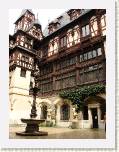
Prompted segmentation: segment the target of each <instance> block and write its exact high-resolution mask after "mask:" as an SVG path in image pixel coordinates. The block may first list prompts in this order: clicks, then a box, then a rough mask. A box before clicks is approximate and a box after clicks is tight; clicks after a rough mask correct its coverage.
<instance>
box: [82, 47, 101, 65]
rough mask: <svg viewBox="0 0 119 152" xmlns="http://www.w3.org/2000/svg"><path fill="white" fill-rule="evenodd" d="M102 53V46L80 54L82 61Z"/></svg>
mask: <svg viewBox="0 0 119 152" xmlns="http://www.w3.org/2000/svg"><path fill="white" fill-rule="evenodd" d="M100 55H102V51H101V48H98V49H95V50H93V51H90V52H87V53H84V54H81V55H80V62H82V61H86V60H89V59H92V58H95V57H98V56H100Z"/></svg>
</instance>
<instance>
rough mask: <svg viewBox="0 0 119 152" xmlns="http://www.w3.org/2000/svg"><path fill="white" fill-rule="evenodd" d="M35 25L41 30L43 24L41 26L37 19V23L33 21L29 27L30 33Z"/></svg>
mask: <svg viewBox="0 0 119 152" xmlns="http://www.w3.org/2000/svg"><path fill="white" fill-rule="evenodd" d="M34 25H36V26H37V27H39V28H41V24H40V22H39V20H38V19H35V21H33V22H32V23H31V25H30V26H29V28H28V29H27V31H29V30H30V29H31V28H32V27H33V26H34Z"/></svg>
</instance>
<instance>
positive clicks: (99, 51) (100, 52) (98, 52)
mask: <svg viewBox="0 0 119 152" xmlns="http://www.w3.org/2000/svg"><path fill="white" fill-rule="evenodd" d="M97 54H98V56H100V55H102V51H101V48H98V49H97Z"/></svg>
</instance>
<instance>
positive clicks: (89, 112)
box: [88, 108, 93, 128]
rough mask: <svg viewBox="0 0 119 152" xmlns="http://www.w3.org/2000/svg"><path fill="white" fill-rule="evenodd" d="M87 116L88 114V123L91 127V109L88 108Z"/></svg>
mask: <svg viewBox="0 0 119 152" xmlns="http://www.w3.org/2000/svg"><path fill="white" fill-rule="evenodd" d="M88 116H89V125H90V128H92V125H93V124H92V123H93V122H92V113H91V109H90V108H88Z"/></svg>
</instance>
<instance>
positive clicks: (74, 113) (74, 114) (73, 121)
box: [71, 107, 79, 129]
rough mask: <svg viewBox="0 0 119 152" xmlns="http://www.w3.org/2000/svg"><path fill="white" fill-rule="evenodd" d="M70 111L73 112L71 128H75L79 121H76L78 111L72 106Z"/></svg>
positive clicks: (77, 126)
mask: <svg viewBox="0 0 119 152" xmlns="http://www.w3.org/2000/svg"><path fill="white" fill-rule="evenodd" d="M72 113H73V120H72V124H71V128H72V129H77V128H79V121H78V113H77V112H76V108H75V107H73V108H72Z"/></svg>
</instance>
